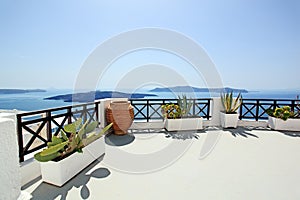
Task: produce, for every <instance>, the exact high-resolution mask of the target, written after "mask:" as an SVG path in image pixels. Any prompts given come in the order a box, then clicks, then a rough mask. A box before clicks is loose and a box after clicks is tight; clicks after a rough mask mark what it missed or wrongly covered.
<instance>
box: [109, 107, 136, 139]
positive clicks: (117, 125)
mask: <svg viewBox="0 0 300 200" xmlns="http://www.w3.org/2000/svg"><path fill="white" fill-rule="evenodd" d="M106 119H107V122H108V123H111V122H113V130H114V133H115V134H116V135H124V134H127V133H128V129H129V127H130V126H131V124H132V122H133V119H134V112H133V107H132V106H131V104H130V102H128V101H113V102H111V103H110V105H109V106H108V108H107V110H106Z"/></svg>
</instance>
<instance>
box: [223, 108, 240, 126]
mask: <svg viewBox="0 0 300 200" xmlns="http://www.w3.org/2000/svg"><path fill="white" fill-rule="evenodd" d="M220 118H221V126H222V127H223V128H236V127H237V123H238V120H239V114H238V113H233V114H226V113H224V112H220Z"/></svg>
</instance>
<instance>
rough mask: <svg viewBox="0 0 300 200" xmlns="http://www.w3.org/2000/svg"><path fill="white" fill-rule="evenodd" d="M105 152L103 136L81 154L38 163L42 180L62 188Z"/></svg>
mask: <svg viewBox="0 0 300 200" xmlns="http://www.w3.org/2000/svg"><path fill="white" fill-rule="evenodd" d="M104 152H105V141H104V136H103V137H101V138H99V139H98V140H96V141H94V142H92V143H91V144H89V145H88V146H86V147H84V148H83V153H77V152H75V153H73V154H72V155H70V156H68V157H67V158H64V159H62V160H60V161H58V162H54V161H49V162H40V164H41V172H42V180H43V181H44V182H47V183H50V184H53V185H57V186H62V185H63V184H65V183H66V182H67V181H68V180H70V179H71V178H72V177H74V176H75V175H76V174H78V173H79V172H80V171H81V170H83V169H84V168H86V167H87V166H88V165H89V164H91V163H92V162H93V161H94V160H96V159H97V158H99V157H100V156H101V155H102V154H104Z"/></svg>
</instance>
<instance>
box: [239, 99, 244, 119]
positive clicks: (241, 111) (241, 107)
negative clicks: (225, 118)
mask: <svg viewBox="0 0 300 200" xmlns="http://www.w3.org/2000/svg"><path fill="white" fill-rule="evenodd" d="M243 105H244V102H243V100H242V103H241V106H240V116H239V119H240V120H241V119H242V118H243Z"/></svg>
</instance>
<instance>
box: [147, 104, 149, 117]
mask: <svg viewBox="0 0 300 200" xmlns="http://www.w3.org/2000/svg"><path fill="white" fill-rule="evenodd" d="M147 122H149V99H147Z"/></svg>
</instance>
